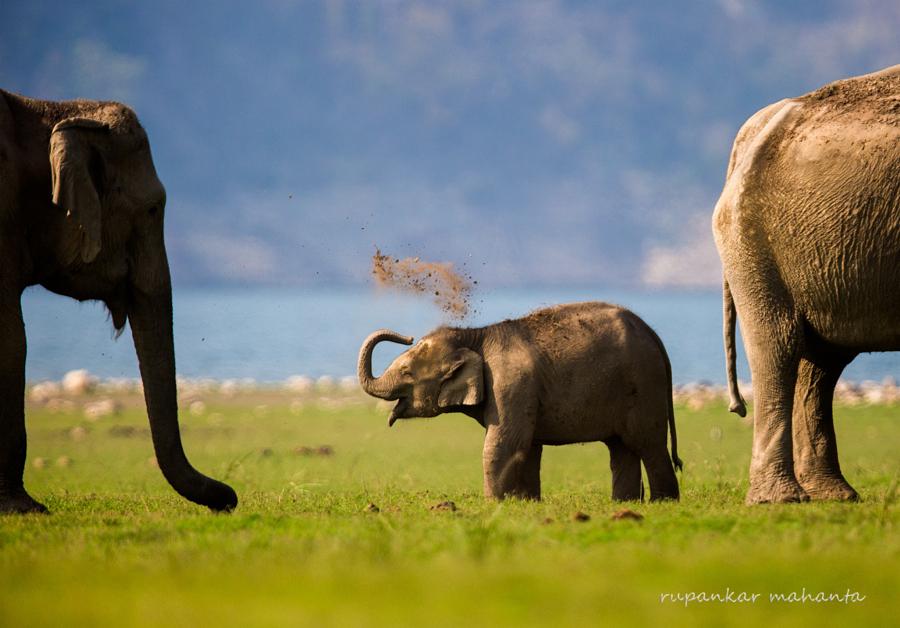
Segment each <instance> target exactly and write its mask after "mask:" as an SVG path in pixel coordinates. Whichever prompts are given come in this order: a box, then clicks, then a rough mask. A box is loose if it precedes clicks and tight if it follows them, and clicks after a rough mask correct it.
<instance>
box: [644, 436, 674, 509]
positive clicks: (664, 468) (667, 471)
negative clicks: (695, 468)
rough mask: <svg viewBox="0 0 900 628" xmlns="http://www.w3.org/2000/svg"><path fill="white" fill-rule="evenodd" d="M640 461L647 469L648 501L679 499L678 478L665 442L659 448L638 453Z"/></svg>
mask: <svg viewBox="0 0 900 628" xmlns="http://www.w3.org/2000/svg"><path fill="white" fill-rule="evenodd" d="M640 456H641V460H642V461H643V462H644V467H645V468H646V469H647V481H648V482H649V484H650V501H658V500H661V499H675V500H677V499H678V498H679V490H678V478H676V477H675V467H674V466H673V465H672V458H671V457H670V456H669V450H668V449H666V444H665V441H663V443H662V446H661V447H648V448H646V449H642V450H641V452H640Z"/></svg>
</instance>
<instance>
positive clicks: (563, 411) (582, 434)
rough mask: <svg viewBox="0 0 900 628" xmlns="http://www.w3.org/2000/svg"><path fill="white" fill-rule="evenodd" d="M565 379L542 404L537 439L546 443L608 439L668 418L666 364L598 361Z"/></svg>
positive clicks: (536, 432) (566, 376) (560, 443)
mask: <svg viewBox="0 0 900 628" xmlns="http://www.w3.org/2000/svg"><path fill="white" fill-rule="evenodd" d="M594 366H595V369H594V373H593V377H589V378H586V377H585V376H584V374H583V373H581V372H572V373H567V374H566V375H565V376H564V377H562V378H561V379H560V382H561V383H560V385H559V388H558V392H557V394H555V395H550V397H551V399H549V400H546V401H544V402H542V403H541V410H540V415H539V416H538V420H537V426H536V429H535V440H536V441H538V442H541V443H543V444H547V445H564V444H568V443H586V442H595V441H606V440H609V439H610V438H612V437H614V436H617V435H622V434H625V433H626V432H630V431H634V430H635V429H640V427H639V426H640V425H641V424H647V425H649V424H651V423H652V424H657V423H659V422H660V421H662V423H663V425H665V420H666V409H667V405H666V391H667V390H668V389H667V386H666V383H665V382H666V375H665V370H664V366H663V365H662V363H661V362H660V363H658V364H650V365H646V366H645V367H644V368H646V369H647V370H646V372H644V373H641V372H640V368H639V367H638V366H637V365H633V364H629V363H619V364H607V365H603V364H601V365H597V364H596V363H595V365H594Z"/></svg>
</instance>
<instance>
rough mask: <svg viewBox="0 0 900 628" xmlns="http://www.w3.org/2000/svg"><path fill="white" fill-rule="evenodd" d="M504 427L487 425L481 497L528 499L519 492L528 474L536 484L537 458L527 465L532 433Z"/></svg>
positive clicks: (537, 472)
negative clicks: (534, 478) (482, 494)
mask: <svg viewBox="0 0 900 628" xmlns="http://www.w3.org/2000/svg"><path fill="white" fill-rule="evenodd" d="M504 427H505V426H503V425H499V424H494V425H489V426H488V429H487V435H486V436H485V439H484V450H483V452H482V463H483V466H484V494H485V497H492V498H494V499H503V498H504V497H507V496H522V497H530V496H529V495H523V494H522V490H521V489H522V487H523V486H524V485H525V482H526V478H527V477H528V476H529V475H530V474H532V473H533V474H534V475H536V476H537V477H538V481H540V456H538V457H536V459H535V460H534V461H532V463H531V465H529V464H528V463H529V458H530V457H531V454H532V452H533V446H532V442H531V439H532V434H533V432H532V431H531V430H527V431H522V430H518V429H508V427H507V429H504ZM527 470H530V473H528V472H527Z"/></svg>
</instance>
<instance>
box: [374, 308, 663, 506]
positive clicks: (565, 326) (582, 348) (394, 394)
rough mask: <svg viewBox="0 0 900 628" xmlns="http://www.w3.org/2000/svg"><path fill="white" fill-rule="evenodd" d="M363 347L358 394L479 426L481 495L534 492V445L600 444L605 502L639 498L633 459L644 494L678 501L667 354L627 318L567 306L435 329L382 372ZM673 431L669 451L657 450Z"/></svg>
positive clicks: (408, 414) (408, 412) (412, 413)
mask: <svg viewBox="0 0 900 628" xmlns="http://www.w3.org/2000/svg"><path fill="white" fill-rule="evenodd" d="M383 340H390V341H392V342H399V343H403V344H412V338H408V337H406V336H402V335H400V334H397V333H395V332H392V331H388V330H380V331H377V332H375V333H373V334H372V335H370V336H369V337H368V338H367V339H366V341H365V342H364V343H363V345H362V348H361V349H360V354H359V369H358V371H359V381H360V384H361V386H362V388H363V390H365V391H366V392H367V393H368V394H370V395H373V396H375V397H379V398H381V399H388V400H398V401H397V405H396V407H395V408H394V410H393V412H392V413H391V417H390V421H389V423H390V424H391V425H393V423H394V422H395V421H396V420H397V419H406V418H412V417H433V416H436V415H438V414H441V413H443V412H462V413H465V414H467V415H469V416H471V417H473V418H474V419H476V420H477V421H478V422H479V423H480V424H481V425H482V426H484V427H485V429H486V436H485V441H484V451H483V457H482V459H483V465H484V494H485V496H487V497H493V498H498V499H501V498H503V497H505V496H507V495H514V496H518V497H524V498H529V499H540V497H541V478H540V467H541V452H542V448H543V446H544V445H565V444H568V443H584V442H591V441H603V442H604V443H606V445H607V446H608V447H609V452H610V467H611V469H612V474H613V482H612V484H613V488H612V493H613V498H614V499H618V500H633V499H641V498H642V496H643V485H642V481H641V462H643V463H644V466H645V468H646V469H647V476H648V479H649V482H650V498H651V499H666V498H668V499H678V481H677V480H676V477H675V470H674V468H673V463H674V465H676V466H678V467H679V468H680V466H681V461H680V460H678V455H677V446H676V434H675V422H674V421H675V419H674V414H673V411H672V377H671V369H670V366H669V359H668V356H667V355H666V351H665V348H664V347H663V345H662V342H661V341H660V340H659V338H658V337H657V335H656V334H655V333H654V332H653V330H652V329H650V327H649V326H647V324H646V323H644V322H643V321H642V320H641V319H640V318H638V317H637V316H635V315H634V314H633V313H631V312H629V311H628V310H625V309H623V308H620V307H617V306H614V305H609V304H606V303H574V304H567V305H559V306H556V307H552V308H547V309H543V310H538V311H536V312H534V313H532V314H531V315H529V316H527V317H525V318H521V319H516V320H508V321H504V322H502V323H497V324H495V325H490V326H488V327H482V328H477V329H460V328H450V327H442V328H439V329H437V330H435V331H433V332H431V333H430V334H428V335H427V336H425V337H424V338H422V339H421V340H420V341H419V342H418V343H417V344H416V345H415V346H413V347H412V348H411V349H409V350H408V351H406V352H405V353H403V354H402V355H400V356H399V357H398V358H397V359H396V360H394V362H393V363H392V364H391V365H390V366H389V367H388V368H387V369H386V370H385V372H384V374H383V375H382V376H381V377H378V378H376V377H373V375H372V351H373V349H374V347H375V345H376V344H378V343H379V342H381V341H383ZM667 429H671V432H672V456H671V458H670V457H669V452H668V450H667V449H666V434H667Z"/></svg>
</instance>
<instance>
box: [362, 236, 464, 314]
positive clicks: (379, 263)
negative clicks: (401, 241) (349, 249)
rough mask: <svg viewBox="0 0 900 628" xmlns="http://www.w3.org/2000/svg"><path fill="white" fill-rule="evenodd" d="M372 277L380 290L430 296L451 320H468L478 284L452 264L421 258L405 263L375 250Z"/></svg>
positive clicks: (411, 258)
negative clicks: (387, 289)
mask: <svg viewBox="0 0 900 628" xmlns="http://www.w3.org/2000/svg"><path fill="white" fill-rule="evenodd" d="M372 275H373V276H374V277H375V283H376V284H377V285H378V286H382V287H389V288H393V289H395V290H400V291H402V292H409V293H413V294H423V295H430V296H431V298H432V300H433V301H434V304H435V305H437V306H438V307H439V308H440V309H441V310H442V311H443V312H444V313H445V314H447V316H449V317H450V318H451V319H455V320H460V319H463V318H465V317H466V316H468V314H469V310H470V307H471V298H472V290H473V288H474V286H475V284H477V283H478V282H477V281H474V280H473V279H472V277H471V275H467V274H465V273H459V272H457V271H456V270H455V269H454V268H453V264H452V263H451V262H423V261H422V260H421V259H419V258H418V257H404V258H403V259H399V258H395V257H391V256H389V255H383V254H382V253H381V251H380V250H378V249H376V250H375V255H373V256H372Z"/></svg>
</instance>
